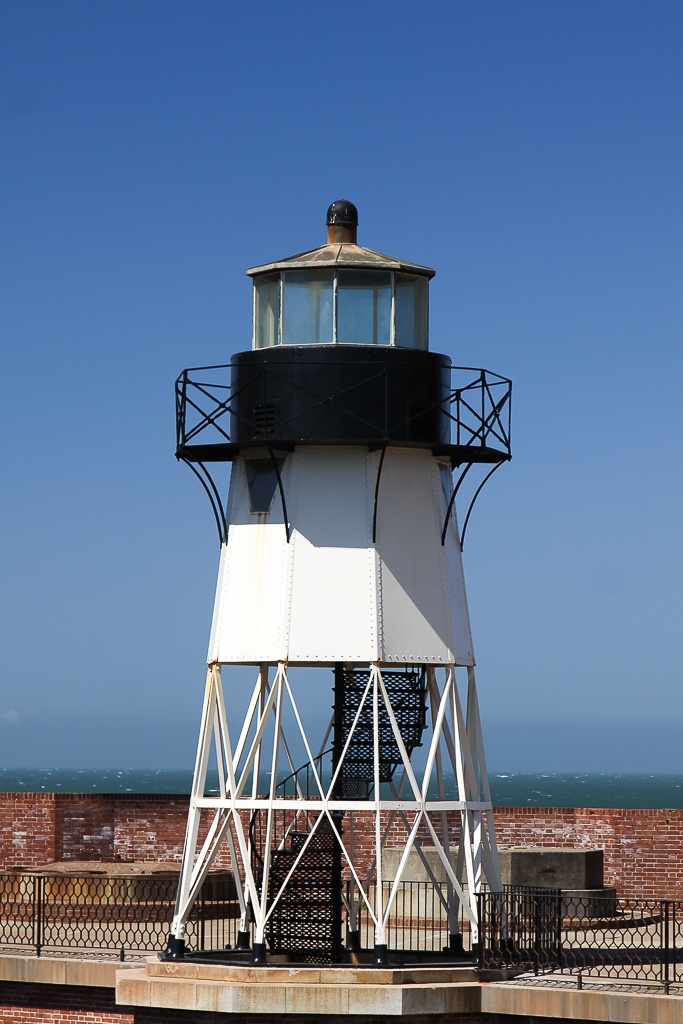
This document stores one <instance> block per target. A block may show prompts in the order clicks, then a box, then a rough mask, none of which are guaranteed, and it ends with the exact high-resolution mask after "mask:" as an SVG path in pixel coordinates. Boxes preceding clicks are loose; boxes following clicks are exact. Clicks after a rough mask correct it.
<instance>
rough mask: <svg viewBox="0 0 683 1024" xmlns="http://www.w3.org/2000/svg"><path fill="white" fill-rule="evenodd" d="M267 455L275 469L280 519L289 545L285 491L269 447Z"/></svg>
mask: <svg viewBox="0 0 683 1024" xmlns="http://www.w3.org/2000/svg"><path fill="white" fill-rule="evenodd" d="M268 454H269V455H270V457H271V460H272V462H273V468H274V469H275V476H276V477H277V489H278V491H279V492H280V504H281V505H282V518H283V519H284V523H285V534H286V536H287V543H288V544H289V538H290V537H291V530H290V526H289V516H288V515H287V502H286V501H285V489H284V487H283V486H282V477H281V475H280V467H279V466H278V464H277V459H276V458H275V452H274V451H273V449H272V447H271V445H268Z"/></svg>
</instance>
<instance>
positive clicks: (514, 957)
mask: <svg viewBox="0 0 683 1024" xmlns="http://www.w3.org/2000/svg"><path fill="white" fill-rule="evenodd" d="M477 904H478V917H479V966H480V967H481V968H482V969H484V970H490V969H493V968H501V967H507V968H517V969H520V970H533V971H534V972H535V973H536V974H538V973H539V972H543V973H544V972H546V971H553V970H557V968H558V967H559V966H560V963H561V956H562V916H561V907H562V894H561V891H560V889H540V888H533V887H531V886H523V885H517V886H510V885H509V886H504V888H503V892H481V893H479V895H478V896H477Z"/></svg>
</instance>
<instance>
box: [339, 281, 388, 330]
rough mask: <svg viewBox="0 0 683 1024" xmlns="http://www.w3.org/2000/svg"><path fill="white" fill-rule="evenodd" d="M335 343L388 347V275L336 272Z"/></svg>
mask: <svg viewBox="0 0 683 1024" xmlns="http://www.w3.org/2000/svg"><path fill="white" fill-rule="evenodd" d="M337 341H338V342H340V343H341V344H342V345H390V344H391V272H390V271H388V270H386V271H385V270H381V271H378V270H340V271H339V273H338V277H337Z"/></svg>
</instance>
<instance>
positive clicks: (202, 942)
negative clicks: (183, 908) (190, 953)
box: [199, 886, 206, 950]
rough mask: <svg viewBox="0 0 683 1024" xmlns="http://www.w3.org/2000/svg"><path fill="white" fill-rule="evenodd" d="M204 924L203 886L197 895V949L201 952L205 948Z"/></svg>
mask: <svg viewBox="0 0 683 1024" xmlns="http://www.w3.org/2000/svg"><path fill="white" fill-rule="evenodd" d="M204 922H205V914H204V886H202V888H201V891H200V893H199V948H200V949H201V950H204V949H205V948H206V945H205V933H204Z"/></svg>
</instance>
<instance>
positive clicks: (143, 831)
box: [0, 793, 683, 899]
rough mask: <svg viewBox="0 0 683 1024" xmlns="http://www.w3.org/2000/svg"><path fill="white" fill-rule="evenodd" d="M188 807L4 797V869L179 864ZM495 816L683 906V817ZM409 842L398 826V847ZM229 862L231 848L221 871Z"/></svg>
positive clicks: (134, 799) (367, 842)
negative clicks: (595, 852)
mask: <svg viewBox="0 0 683 1024" xmlns="http://www.w3.org/2000/svg"><path fill="white" fill-rule="evenodd" d="M187 806H188V798H187V797H184V796H166V795H160V796H146V795H139V794H127V795H118V794H117V795H108V794H77V793H56V794H55V793H39V794H35V793H0V870H7V869H8V868H11V867H13V866H15V865H22V866H24V867H29V868H30V867H37V866H39V865H41V864H45V863H48V862H49V861H52V860H120V861H124V862H125V861H133V860H171V861H180V858H181V856H182V849H183V839H184V835H185V823H186V818H187ZM494 816H495V822H496V832H497V837H498V842H499V843H500V845H501V846H560V847H561V846H565V847H573V846H578V847H599V848H601V849H604V851H605V884H607V885H616V887H617V890H618V892H619V895H620V896H627V897H628V896H631V897H636V896H641V897H652V896H669V897H675V898H679V899H683V870H681V865H682V864H683V810H633V809H628V810H619V809H617V810H602V809H584V808H567V807H560V808H547V807H543V808H538V807H498V808H496V809H495V811H494ZM356 817H357V821H356V830H355V831H356V835H355V847H356V851H357V853H358V854H361V855H362V854H363V853H365V854H366V856H370V849H371V845H372V833H370V834H368V830H367V828H366V830H365V832H366V834H365V835H363V830H361V828H360V825H361V822H360V816H356ZM364 817H365V820H366V822H368V823H369V822H370V820H371V815H367V816H364ZM453 824H454V828H453V838H454V839H456V838H457V828H456V826H455V821H454V823H453ZM423 839H424V840H425V841H427V842H428V841H429V840H428V839H427V837H426V836H423ZM404 841H405V830H404V828H403V826H402V825H400V823H399V822H398V821H397V822H396V823H395V825H394V826H393V827H392V829H391V832H390V835H389V845H391V846H396V847H400V846H402V844H403V842H404ZM228 863H229V859H228V853H227V847H226V846H224V847H223V849H222V851H221V853H220V855H219V859H218V861H217V863H216V866H217V867H227V866H228Z"/></svg>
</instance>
